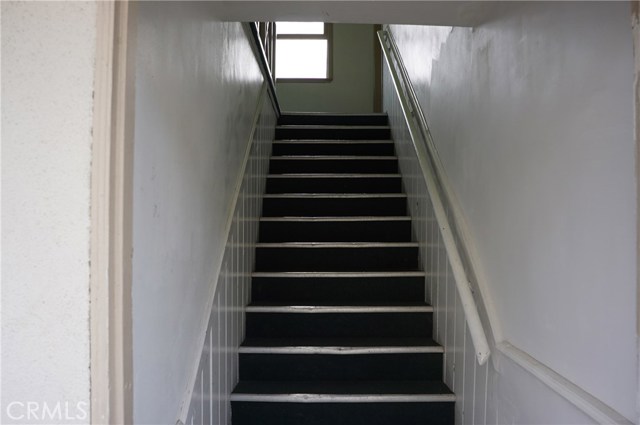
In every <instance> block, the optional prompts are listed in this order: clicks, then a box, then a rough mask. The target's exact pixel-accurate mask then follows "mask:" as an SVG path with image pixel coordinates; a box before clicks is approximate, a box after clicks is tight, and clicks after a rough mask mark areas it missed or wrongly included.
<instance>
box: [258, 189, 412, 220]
mask: <svg viewBox="0 0 640 425" xmlns="http://www.w3.org/2000/svg"><path fill="white" fill-rule="evenodd" d="M406 214H407V197H406V195H404V194H388V193H387V194H383V193H379V194H330V193H326V194H325V193H313V194H309V193H307V194H304V193H297V194H296V193H291V194H268V195H265V196H264V199H263V201H262V215H263V216H264V217H290V216H310V217H317V216H350V217H353V216H363V215H369V216H372V215H373V216H404V215H406Z"/></svg>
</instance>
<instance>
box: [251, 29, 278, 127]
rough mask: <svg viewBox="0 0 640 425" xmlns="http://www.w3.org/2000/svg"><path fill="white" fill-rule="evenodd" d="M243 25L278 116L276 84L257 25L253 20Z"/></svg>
mask: <svg viewBox="0 0 640 425" xmlns="http://www.w3.org/2000/svg"><path fill="white" fill-rule="evenodd" d="M243 25H245V27H246V28H247V29H248V31H249V33H250V34H251V37H249V39H250V40H251V45H252V46H253V48H254V50H255V53H256V56H257V57H258V64H259V65H260V69H261V70H262V75H263V76H264V79H265V81H266V82H267V89H268V91H269V98H271V104H272V105H273V109H274V110H275V111H276V116H277V117H278V118H280V115H282V111H281V109H280V104H279V103H278V96H277V95H276V85H275V83H274V79H273V74H272V73H271V68H270V67H269V61H268V59H267V54H266V53H265V51H264V47H263V46H262V42H261V40H260V32H259V31H258V25H257V24H256V23H255V22H245V23H244V24H243Z"/></svg>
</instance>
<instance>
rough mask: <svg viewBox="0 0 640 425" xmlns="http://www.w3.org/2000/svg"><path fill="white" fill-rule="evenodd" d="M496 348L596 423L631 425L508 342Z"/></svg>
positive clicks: (616, 413) (597, 400)
mask: <svg viewBox="0 0 640 425" xmlns="http://www.w3.org/2000/svg"><path fill="white" fill-rule="evenodd" d="M496 348H497V349H498V351H499V352H500V353H502V354H504V355H505V356H506V357H507V358H509V359H511V360H512V361H513V362H515V363H516V364H517V365H519V366H520V367H522V368H523V369H524V370H526V371H527V372H529V373H531V374H532V375H533V376H534V377H536V378H537V379H538V380H540V381H541V382H543V383H544V384H546V385H547V386H548V387H549V388H551V389H552V390H554V391H555V392H556V393H558V394H560V395H561V396H562V397H564V398H565V399H567V400H568V401H569V402H571V403H572V404H573V405H575V406H576V407H577V408H578V409H580V410H581V411H583V412H584V413H586V414H587V415H588V416H589V417H591V418H592V419H594V420H595V421H597V422H598V423H600V424H603V425H607V424H624V425H632V424H633V422H631V421H630V420H628V419H627V418H625V417H624V416H623V415H622V414H620V413H619V412H617V411H616V410H614V409H613V408H611V407H610V406H608V405H607V404H605V403H604V402H602V401H601V400H600V399H598V398H596V397H594V396H593V395H591V394H589V393H588V392H586V391H585V390H583V389H582V388H580V387H579V386H577V385H576V384H574V383H573V382H571V381H569V380H568V379H567V378H565V377H564V376H562V375H560V374H559V373H557V372H556V371H554V370H553V369H551V368H550V367H548V366H546V365H545V364H544V363H542V362H540V361H538V360H536V359H535V358H533V357H532V356H530V355H529V354H528V353H526V352H525V351H523V350H521V349H519V348H518V347H516V346H514V345H513V344H511V343H509V342H508V341H502V342H500V343H499V344H497V346H496Z"/></svg>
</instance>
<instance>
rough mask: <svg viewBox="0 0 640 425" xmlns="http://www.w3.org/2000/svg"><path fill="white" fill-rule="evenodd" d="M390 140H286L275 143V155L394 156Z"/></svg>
mask: <svg viewBox="0 0 640 425" xmlns="http://www.w3.org/2000/svg"><path fill="white" fill-rule="evenodd" d="M394 153H395V149H394V144H393V142H392V141H390V140H384V141H383V140H322V139H317V140H285V141H275V142H273V152H272V154H273V155H350V156H351V155H364V156H377V155H380V156H389V155H391V156H392V155H394Z"/></svg>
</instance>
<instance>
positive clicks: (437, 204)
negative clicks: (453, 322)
mask: <svg viewBox="0 0 640 425" xmlns="http://www.w3.org/2000/svg"><path fill="white" fill-rule="evenodd" d="M378 38H379V40H380V44H381V46H382V52H383V55H384V58H385V61H386V63H387V66H388V67H389V72H390V74H391V78H392V80H393V84H394V87H395V89H396V93H397V94H398V100H399V101H400V106H401V107H402V112H403V115H404V118H405V121H406V123H407V127H408V129H409V134H410V135H411V141H412V142H413V147H414V148H415V150H416V155H417V158H418V163H419V164H420V168H421V170H422V175H423V177H424V181H425V183H426V186H427V191H428V192H429V197H430V198H431V203H432V205H433V210H434V213H435V216H436V220H437V222H438V227H439V228H440V233H441V235H442V240H443V242H444V246H445V249H446V251H447V256H448V257H449V262H450V264H451V270H452V271H453V276H454V279H455V282H456V287H457V288H458V294H459V295H460V300H461V302H462V308H463V310H464V314H465V317H466V320H467V324H468V325H469V333H470V334H471V340H472V341H473V346H474V347H475V353H476V358H477V359H478V363H479V364H480V365H483V364H484V363H485V362H486V361H487V359H488V358H489V356H490V354H491V350H490V349H489V343H488V342H487V337H486V335H485V333H484V328H483V327H482V322H481V321H480V315H479V314H478V308H477V307H476V303H475V300H474V298H473V293H472V292H471V287H470V282H469V279H468V277H467V272H466V271H465V269H464V265H463V263H462V257H461V256H460V252H459V250H458V246H457V244H456V241H455V238H454V235H453V232H452V230H451V225H450V224H449V219H448V218H447V213H446V211H445V208H444V205H443V203H442V199H441V196H440V191H439V190H438V183H437V182H438V179H437V177H439V176H437V172H434V168H435V167H434V166H433V164H435V163H436V161H437V159H436V155H435V145H434V143H433V139H432V137H431V132H430V131H429V126H428V125H427V121H426V119H425V118H424V114H423V113H422V108H421V107H420V104H419V102H418V100H417V97H416V94H415V92H414V90H413V87H412V85H411V81H410V79H409V76H408V74H407V72H406V69H405V67H404V64H403V63H402V58H401V57H400V53H399V52H398V48H397V47H396V45H395V42H394V41H393V39H392V37H391V34H390V33H389V32H388V31H386V30H381V31H378ZM392 60H393V61H394V63H395V64H396V66H397V67H398V69H399V70H400V73H401V74H402V79H401V78H400V77H399V75H398V70H397V69H396V67H395V66H393V64H392ZM421 140H424V143H421V142H420V141H421Z"/></svg>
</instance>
